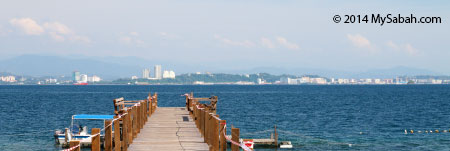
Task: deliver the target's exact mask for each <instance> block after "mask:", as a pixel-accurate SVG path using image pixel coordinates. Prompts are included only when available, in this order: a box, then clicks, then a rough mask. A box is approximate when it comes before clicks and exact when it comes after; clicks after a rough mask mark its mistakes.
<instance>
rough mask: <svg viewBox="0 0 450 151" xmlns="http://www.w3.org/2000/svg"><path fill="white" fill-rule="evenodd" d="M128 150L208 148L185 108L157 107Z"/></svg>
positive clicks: (198, 150) (201, 150)
mask: <svg viewBox="0 0 450 151" xmlns="http://www.w3.org/2000/svg"><path fill="white" fill-rule="evenodd" d="M128 150H130V151H147V150H155V151H156V150H158V151H163V150H170V151H178V150H185V151H191V150H192V151H194V150H195V151H207V150H209V147H208V144H206V143H204V140H203V137H202V135H201V134H200V132H199V131H198V129H197V127H196V125H195V122H194V121H193V119H192V118H191V116H190V115H189V112H188V111H187V110H186V108H185V107H158V109H157V110H156V111H155V112H154V113H153V115H152V116H151V117H150V118H149V120H148V121H147V122H146V123H145V126H144V128H143V129H142V130H141V131H140V133H139V134H137V137H136V138H135V139H134V140H133V143H132V144H131V145H130V146H129V147H128Z"/></svg>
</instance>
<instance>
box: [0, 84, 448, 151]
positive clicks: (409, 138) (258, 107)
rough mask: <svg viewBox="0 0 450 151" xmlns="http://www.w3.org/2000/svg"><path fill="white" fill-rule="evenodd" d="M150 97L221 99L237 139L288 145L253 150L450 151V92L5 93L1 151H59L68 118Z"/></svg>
mask: <svg viewBox="0 0 450 151" xmlns="http://www.w3.org/2000/svg"><path fill="white" fill-rule="evenodd" d="M154 92H157V93H158V106H160V107H183V106H185V97H184V96H182V95H183V94H185V93H190V92H194V95H195V97H210V96H213V95H214V96H218V98H219V101H218V104H217V113H218V114H219V115H220V117H221V119H224V120H227V127H231V125H232V126H234V127H237V128H240V136H241V138H270V135H271V133H273V132H274V126H275V125H276V127H277V132H278V135H279V140H280V141H291V142H292V144H293V148H292V149H276V148H256V150H267V151H269V150H270V151H272V150H396V151H397V150H408V151H409V150H450V133H449V132H448V131H449V130H450V85H146V86H143V85H140V86H139V85H85V86H74V85H2V86H0V150H1V151H10V150H11V151H16V150H18V151H22V150H25V151H26V150H55V151H56V150H61V148H60V147H59V146H58V145H55V141H54V137H53V133H54V130H56V129H64V128H65V127H68V126H69V125H70V123H71V116H72V115H74V114H113V110H114V109H113V99H115V98H119V97H124V98H125V99H126V100H141V99H145V98H146V97H147V96H148V94H149V93H152V94H153V93H154ZM405 130H407V131H408V133H407V134H405ZM411 130H413V131H414V133H413V134H411V133H410V131H411ZM435 130H438V131H439V132H440V133H436V132H435ZM419 131H420V132H419ZM426 131H427V132H428V131H433V133H426Z"/></svg>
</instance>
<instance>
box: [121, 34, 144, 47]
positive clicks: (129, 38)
mask: <svg viewBox="0 0 450 151" xmlns="http://www.w3.org/2000/svg"><path fill="white" fill-rule="evenodd" d="M119 42H120V43H121V44H125V45H133V46H137V47H143V46H144V45H145V42H144V41H142V40H140V39H139V33H137V32H130V33H128V34H125V35H122V36H121V37H119Z"/></svg>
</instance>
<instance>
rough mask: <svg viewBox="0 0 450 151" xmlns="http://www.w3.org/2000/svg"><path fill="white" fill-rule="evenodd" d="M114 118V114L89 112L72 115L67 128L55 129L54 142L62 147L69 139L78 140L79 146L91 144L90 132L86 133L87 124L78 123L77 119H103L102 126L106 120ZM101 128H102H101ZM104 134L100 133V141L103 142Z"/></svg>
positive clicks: (67, 143)
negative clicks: (92, 113)
mask: <svg viewBox="0 0 450 151" xmlns="http://www.w3.org/2000/svg"><path fill="white" fill-rule="evenodd" d="M112 119H114V115H90V114H78V115H72V121H71V124H70V126H69V127H68V128H65V129H64V131H62V130H56V131H55V134H54V137H55V143H56V144H59V145H62V147H68V146H69V142H70V141H71V140H79V141H80V145H81V147H87V146H90V145H91V141H92V138H91V134H90V133H88V127H87V126H81V125H78V124H77V122H78V120H98V121H103V126H104V125H105V121H106V120H112ZM102 129H103V128H102ZM103 139H104V135H103V134H100V140H101V141H100V142H103Z"/></svg>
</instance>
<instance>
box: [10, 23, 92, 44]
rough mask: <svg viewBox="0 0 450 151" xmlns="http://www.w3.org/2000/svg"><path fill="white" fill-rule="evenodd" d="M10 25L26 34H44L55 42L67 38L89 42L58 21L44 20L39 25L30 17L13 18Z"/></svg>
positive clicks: (73, 40) (86, 38)
mask: <svg viewBox="0 0 450 151" xmlns="http://www.w3.org/2000/svg"><path fill="white" fill-rule="evenodd" d="M9 22H10V23H11V25H13V26H15V27H17V28H19V29H21V30H22V31H23V32H24V33H25V34H27V35H45V34H47V35H48V36H49V37H50V38H52V39H53V40H55V41H57V42H63V41H65V40H66V39H69V40H70V41H72V42H81V43H90V42H91V40H90V39H89V38H88V37H86V36H80V35H77V34H76V33H75V32H74V31H73V30H72V29H70V28H69V27H68V26H66V25H64V24H62V23H60V22H57V21H55V22H45V23H44V24H42V25H39V24H38V23H37V22H36V21H34V20H33V19H31V18H19V19H17V18H13V19H11V20H10V21H9Z"/></svg>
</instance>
